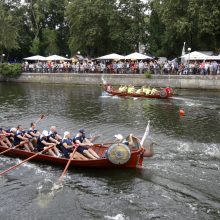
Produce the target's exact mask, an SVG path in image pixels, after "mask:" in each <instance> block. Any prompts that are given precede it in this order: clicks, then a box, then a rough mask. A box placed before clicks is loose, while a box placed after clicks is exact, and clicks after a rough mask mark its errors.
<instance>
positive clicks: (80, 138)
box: [73, 135, 88, 154]
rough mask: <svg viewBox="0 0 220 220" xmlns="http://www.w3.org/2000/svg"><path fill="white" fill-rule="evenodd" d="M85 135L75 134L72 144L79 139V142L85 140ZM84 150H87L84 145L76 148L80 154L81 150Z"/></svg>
mask: <svg viewBox="0 0 220 220" xmlns="http://www.w3.org/2000/svg"><path fill="white" fill-rule="evenodd" d="M85 138H86V137H85V135H82V136H75V137H74V138H73V143H74V144H76V141H79V142H80V143H83V141H84V140H85ZM85 150H88V149H87V148H86V147H84V146H80V145H79V146H78V148H77V150H76V151H77V152H79V153H80V154H83V152H84V151H85Z"/></svg>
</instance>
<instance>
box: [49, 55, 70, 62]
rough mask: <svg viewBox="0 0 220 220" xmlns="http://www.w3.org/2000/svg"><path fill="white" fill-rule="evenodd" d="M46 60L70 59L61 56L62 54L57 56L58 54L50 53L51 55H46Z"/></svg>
mask: <svg viewBox="0 0 220 220" xmlns="http://www.w3.org/2000/svg"><path fill="white" fill-rule="evenodd" d="M45 60H47V61H67V60H71V59H68V58H66V57H62V56H58V55H52V56H49V57H46V59H45Z"/></svg>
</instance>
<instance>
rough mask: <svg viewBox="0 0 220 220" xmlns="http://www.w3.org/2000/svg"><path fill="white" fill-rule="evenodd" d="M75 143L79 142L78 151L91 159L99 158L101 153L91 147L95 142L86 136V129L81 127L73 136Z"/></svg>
mask: <svg viewBox="0 0 220 220" xmlns="http://www.w3.org/2000/svg"><path fill="white" fill-rule="evenodd" d="M73 143H74V144H78V145H79V146H78V148H77V152H78V153H80V154H82V155H84V156H86V157H88V158H90V159H99V158H100V157H99V155H98V154H97V153H96V152H95V151H94V150H92V149H91V148H90V147H92V146H93V143H92V142H90V141H89V139H87V138H86V136H85V130H84V129H80V130H79V132H78V133H77V134H76V136H75V137H74V138H73Z"/></svg>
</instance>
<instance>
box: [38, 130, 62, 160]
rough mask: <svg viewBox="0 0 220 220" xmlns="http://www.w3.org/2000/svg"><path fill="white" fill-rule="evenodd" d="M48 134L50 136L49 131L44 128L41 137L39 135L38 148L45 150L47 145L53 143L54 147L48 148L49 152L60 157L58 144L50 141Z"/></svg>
mask: <svg viewBox="0 0 220 220" xmlns="http://www.w3.org/2000/svg"><path fill="white" fill-rule="evenodd" d="M48 136H49V133H48V131H46V130H44V131H43V132H42V134H41V135H40V137H38V139H37V150H38V151H39V152H40V151H42V150H45V149H46V148H47V147H49V146H52V145H53V146H54V148H52V149H50V150H48V153H49V154H50V155H51V156H54V157H60V156H61V155H60V153H59V151H58V149H57V148H56V144H55V143H50V142H49V141H48Z"/></svg>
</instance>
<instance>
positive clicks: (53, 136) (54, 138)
mask: <svg viewBox="0 0 220 220" xmlns="http://www.w3.org/2000/svg"><path fill="white" fill-rule="evenodd" d="M48 140H49V142H50V143H55V144H56V145H57V148H58V149H59V150H60V151H61V141H62V137H61V136H60V135H59V134H58V133H57V127H56V126H51V127H50V131H49V136H48Z"/></svg>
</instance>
